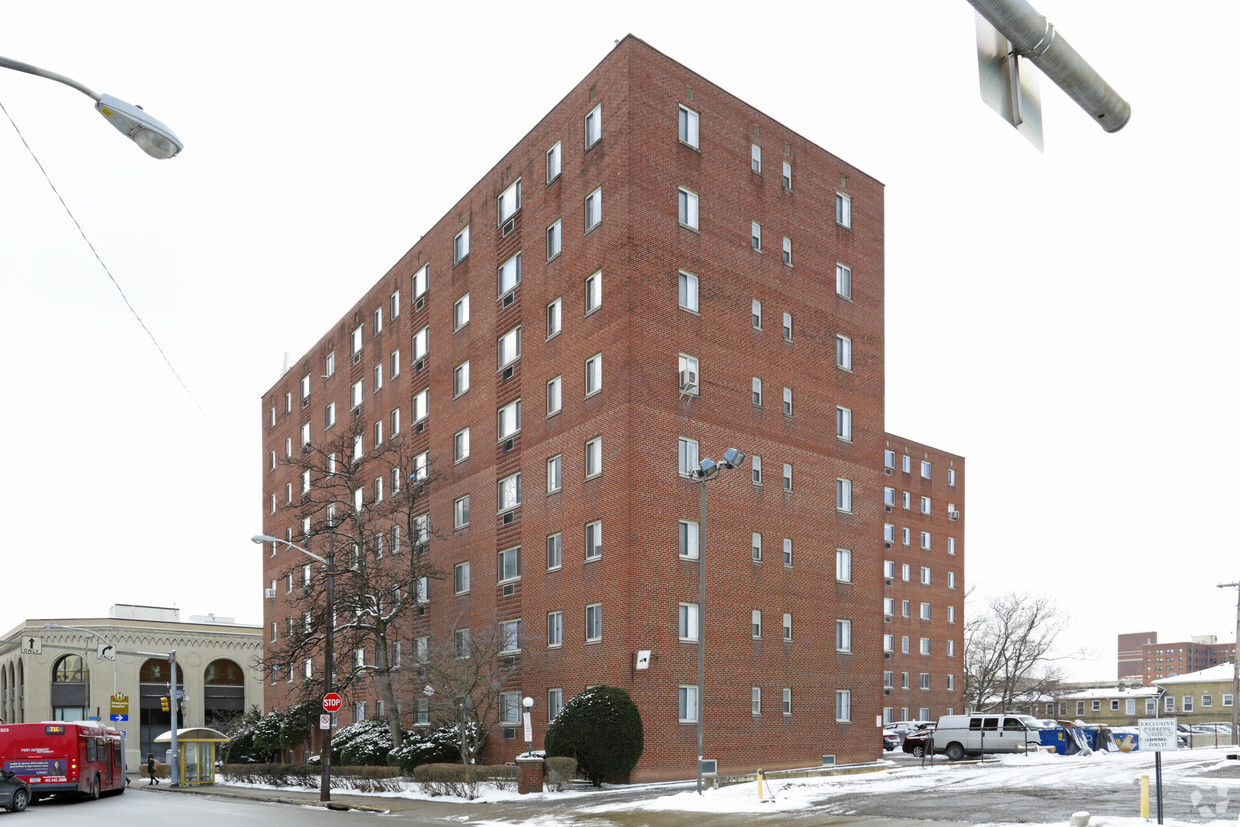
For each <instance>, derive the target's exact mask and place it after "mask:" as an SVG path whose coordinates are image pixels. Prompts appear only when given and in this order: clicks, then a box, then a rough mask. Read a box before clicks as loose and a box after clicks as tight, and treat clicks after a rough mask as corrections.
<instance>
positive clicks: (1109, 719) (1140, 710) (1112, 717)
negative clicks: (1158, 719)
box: [1057, 683, 1159, 726]
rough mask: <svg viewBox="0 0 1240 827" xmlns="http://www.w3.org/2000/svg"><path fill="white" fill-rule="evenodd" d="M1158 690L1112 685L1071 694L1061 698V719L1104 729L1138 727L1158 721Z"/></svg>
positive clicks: (1148, 687)
mask: <svg viewBox="0 0 1240 827" xmlns="http://www.w3.org/2000/svg"><path fill="white" fill-rule="evenodd" d="M1158 694H1159V692H1158V689H1157V687H1153V686H1139V685H1136V684H1135V683H1134V684H1133V685H1124V684H1122V683H1121V684H1118V685H1116V684H1112V685H1110V686H1103V687H1091V688H1088V689H1080V690H1077V691H1075V692H1069V693H1067V694H1065V695H1062V696H1060V698H1059V711H1060V714H1059V715H1058V716H1057V717H1059V718H1067V719H1070V720H1078V719H1079V720H1082V721H1084V722H1085V723H1087V724H1103V725H1105V726H1136V725H1137V721H1138V720H1139V719H1141V718H1153V717H1155V711H1156V709H1157V706H1158Z"/></svg>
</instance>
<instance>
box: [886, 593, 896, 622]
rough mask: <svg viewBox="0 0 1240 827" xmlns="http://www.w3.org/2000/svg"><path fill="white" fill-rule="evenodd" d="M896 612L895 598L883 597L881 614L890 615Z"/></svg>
mask: <svg viewBox="0 0 1240 827" xmlns="http://www.w3.org/2000/svg"><path fill="white" fill-rule="evenodd" d="M895 613H896V600H895V598H894V597H884V598H883V614H884V615H885V616H887V617H892V616H893V615H895Z"/></svg>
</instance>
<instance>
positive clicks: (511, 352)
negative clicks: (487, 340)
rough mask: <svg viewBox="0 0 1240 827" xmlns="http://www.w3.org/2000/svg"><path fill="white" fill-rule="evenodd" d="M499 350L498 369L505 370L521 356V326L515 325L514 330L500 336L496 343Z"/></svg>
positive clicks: (497, 357)
mask: <svg viewBox="0 0 1240 827" xmlns="http://www.w3.org/2000/svg"><path fill="white" fill-rule="evenodd" d="M496 351H497V356H496V359H497V364H498V367H497V368H496V369H497V370H503V369H504V368H506V367H508V366H509V365H511V364H512V363H513V362H515V361H517V360H518V359H520V358H521V327H520V326H517V327H514V328H513V329H512V330H510V331H508V332H507V333H505V334H504V335H503V336H500V337H499V339H498V340H497V345H496Z"/></svg>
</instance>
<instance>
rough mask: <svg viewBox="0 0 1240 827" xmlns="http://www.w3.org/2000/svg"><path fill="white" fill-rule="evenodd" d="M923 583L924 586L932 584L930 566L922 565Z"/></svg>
mask: <svg viewBox="0 0 1240 827" xmlns="http://www.w3.org/2000/svg"><path fill="white" fill-rule="evenodd" d="M921 584H922V585H923V586H929V585H930V567H929V566H922V567H921Z"/></svg>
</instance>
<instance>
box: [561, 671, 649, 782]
mask: <svg viewBox="0 0 1240 827" xmlns="http://www.w3.org/2000/svg"><path fill="white" fill-rule="evenodd" d="M544 744H545V745H546V748H547V755H549V756H557V755H563V756H567V757H570V758H576V759H577V771H578V772H580V773H581V774H582V775H584V776H585V777H586V778H588V779H589V780H590V783H592V784H593V785H594V786H596V787H599V786H602V783H603V782H604V781H611V780H616V779H623V778H625V777H627V776H628V774H629V772H630V771H632V769H633V767H635V766H637V759H639V758H641V755H642V750H643V749H644V748H645V740H644V735H643V732H642V716H641V713H640V712H639V711H638V709H637V704H635V703H633V699H632V698H630V697H629V693H628V692H625V691H624V690H623V689H621V688H619V687H617V686H593V687H590V688H589V689H587V690H585V691H584V692H582V693H580V694H578V695H577V696H576V697H574V698H573V699H572V700H570V701H569V702H568V703H567V704H565V705H564V709H563V710H561V711H560V714H559V715H557V716H555V720H554V721H552V722H551V726H549V727H547V735H546V738H545V739H544Z"/></svg>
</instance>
